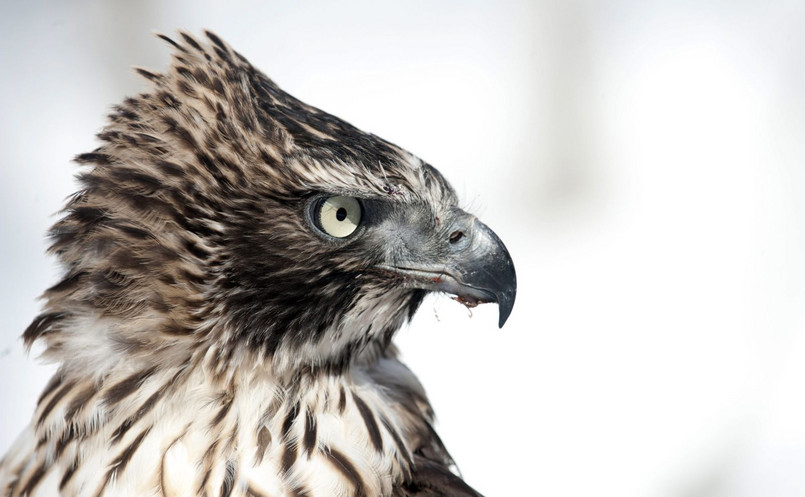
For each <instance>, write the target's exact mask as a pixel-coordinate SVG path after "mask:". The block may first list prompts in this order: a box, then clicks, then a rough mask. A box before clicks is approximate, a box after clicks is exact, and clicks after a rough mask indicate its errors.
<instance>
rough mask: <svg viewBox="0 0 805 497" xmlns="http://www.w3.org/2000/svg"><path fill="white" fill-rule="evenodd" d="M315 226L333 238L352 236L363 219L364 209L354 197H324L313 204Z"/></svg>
mask: <svg viewBox="0 0 805 497" xmlns="http://www.w3.org/2000/svg"><path fill="white" fill-rule="evenodd" d="M311 214H312V215H311V217H312V219H313V224H314V225H315V226H316V228H318V229H319V230H320V231H322V232H323V233H325V234H326V235H328V236H331V237H333V238H346V237H348V236H350V235H352V234H353V233H354V232H355V230H357V229H358V226H360V224H361V219H362V218H363V207H362V205H361V203H360V202H359V201H358V199H356V198H354V197H344V196H339V195H336V196H332V197H322V198H320V199H318V200H317V201H315V202H313V204H312V212H311Z"/></svg>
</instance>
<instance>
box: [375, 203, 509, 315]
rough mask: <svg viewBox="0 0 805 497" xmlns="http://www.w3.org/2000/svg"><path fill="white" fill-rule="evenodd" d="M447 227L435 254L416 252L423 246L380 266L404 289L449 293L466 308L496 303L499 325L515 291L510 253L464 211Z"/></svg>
mask: <svg viewBox="0 0 805 497" xmlns="http://www.w3.org/2000/svg"><path fill="white" fill-rule="evenodd" d="M456 225H457V226H456ZM451 228H453V229H451V230H449V231H450V236H449V237H446V238H447V239H446V240H444V246H443V247H440V248H441V250H437V252H438V253H439V255H438V256H437V257H435V258H434V257H433V255H432V254H425V253H418V252H423V251H427V250H428V249H427V248H424V247H422V248H421V249H413V253H411V254H409V256H408V257H406V260H405V261H399V262H398V263H395V264H394V265H386V266H384V269H386V270H388V271H391V272H393V273H394V274H396V275H397V276H399V277H402V280H403V282H404V284H406V285H407V286H409V287H412V288H421V289H425V290H434V291H442V292H445V293H450V294H453V295H455V296H456V300H458V301H459V302H461V303H462V304H464V305H466V306H467V307H475V306H476V305H478V304H482V303H486V302H496V303H497V304H498V312H499V320H498V326H499V327H501V328H502V327H503V324H504V323H506V320H507V319H508V318H509V315H510V314H511V312H512V308H513V307H514V299H515V296H516V294H517V276H516V274H515V272H514V263H513V262H512V259H511V256H510V255H509V251H508V250H506V246H505V245H504V244H503V242H502V241H501V240H500V238H498V236H497V235H496V234H495V232H494V231H492V230H491V229H489V227H487V226H486V225H485V224H483V223H482V222H480V221H478V220H477V219H476V218H475V217H473V216H470V215H469V214H466V213H463V212H462V213H461V215H460V216H458V217H457V219H456V221H455V222H454V226H452V227H451ZM402 236H404V235H402ZM429 245H430V244H427V245H426V246H429ZM413 246H416V245H413Z"/></svg>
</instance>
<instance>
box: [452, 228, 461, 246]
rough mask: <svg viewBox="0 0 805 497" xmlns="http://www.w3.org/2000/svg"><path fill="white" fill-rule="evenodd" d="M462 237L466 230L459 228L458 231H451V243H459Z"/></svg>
mask: <svg viewBox="0 0 805 497" xmlns="http://www.w3.org/2000/svg"><path fill="white" fill-rule="evenodd" d="M462 238H464V232H463V231H458V230H457V231H454V232H452V233H450V243H451V244H456V243H458V241H459V240H461V239H462Z"/></svg>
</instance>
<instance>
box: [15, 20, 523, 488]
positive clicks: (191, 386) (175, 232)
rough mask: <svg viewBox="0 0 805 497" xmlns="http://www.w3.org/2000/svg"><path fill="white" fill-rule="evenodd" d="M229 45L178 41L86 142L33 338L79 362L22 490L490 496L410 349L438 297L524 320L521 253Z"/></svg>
mask: <svg viewBox="0 0 805 497" xmlns="http://www.w3.org/2000/svg"><path fill="white" fill-rule="evenodd" d="M206 37H207V39H208V40H206V41H204V42H201V41H197V40H196V39H194V38H193V37H191V36H189V35H187V34H185V33H181V34H180V39H179V40H178V41H174V40H171V39H169V38H167V37H162V38H163V39H165V40H166V41H167V42H169V43H170V44H171V45H173V47H174V50H175V52H174V60H173V63H172V65H171V67H170V69H169V70H168V71H167V72H166V73H164V74H157V73H154V72H151V71H147V70H144V69H138V70H137V71H138V72H139V73H140V74H141V75H142V76H144V77H145V78H147V79H148V80H150V81H151V82H152V85H153V86H152V88H151V89H150V90H149V91H148V92H147V93H143V94H140V95H138V96H136V97H133V98H128V99H126V100H125V101H124V102H123V104H121V105H119V106H117V107H115V110H114V112H113V113H112V114H111V115H110V117H109V119H110V122H109V124H108V125H107V126H106V128H105V129H104V130H103V131H102V132H101V133H100V134H99V135H98V136H99V138H100V140H101V142H102V145H101V146H100V147H99V148H97V149H96V150H94V151H93V152H90V153H85V154H81V155H79V156H78V157H77V161H78V163H79V164H82V165H83V166H85V167H84V168H83V169H82V172H81V173H80V175H79V180H80V184H81V190H80V191H79V192H78V193H76V194H75V195H74V196H73V197H72V198H71V199H70V200H69V202H68V204H67V206H66V208H65V210H64V214H63V217H62V218H61V219H60V220H59V221H58V222H57V223H56V225H55V226H54V227H53V228H52V230H51V233H50V236H51V239H52V247H51V251H52V252H53V253H54V254H56V256H57V257H58V258H59V260H60V262H61V264H62V266H63V268H64V277H63V278H62V279H61V281H59V282H58V283H57V284H56V285H54V286H53V287H51V288H50V289H48V290H47V292H46V293H45V298H46V303H45V306H44V310H43V312H42V314H41V315H40V316H38V317H37V318H36V319H35V320H34V321H33V323H32V324H31V325H30V326H29V328H28V329H27V330H26V331H25V333H24V340H25V343H26V344H27V345H28V346H30V345H31V344H32V343H33V342H34V341H40V342H42V343H43V344H44V346H45V352H44V356H45V357H46V358H47V359H49V360H51V361H54V362H56V363H58V364H59V370H58V373H57V374H56V376H55V377H54V378H53V379H52V381H51V382H50V384H49V385H48V386H47V387H46V389H45V391H44V392H43V393H42V395H41V397H40V399H39V403H38V407H37V409H36V412H35V414H34V416H33V420H32V423H31V425H30V426H29V427H28V429H27V430H26V431H25V432H24V433H23V434H22V435H21V437H20V438H19V440H18V442H17V443H16V444H15V445H14V446H13V447H12V449H11V450H10V451H9V453H8V454H7V455H6V456H5V458H4V459H3V460H2V462H0V496H11V497H16V496H23V495H28V496H48V495H66V496H79V495H80V496H89V497H93V496H102V495H109V496H111V495H115V496H118V495H120V496H143V495H164V496H179V495H207V496H234V495H238V496H255V497H261V496H265V497H281V496H300V497H301V496H309V497H320V496H367V497H368V496H381V495H382V496H438V495H458V496H461V495H466V496H473V495H478V494H477V493H476V492H475V491H473V490H472V489H471V488H469V487H468V486H467V485H466V484H464V483H463V481H462V480H461V479H460V478H459V477H457V476H455V475H454V474H453V472H451V467H452V460H451V458H450V456H449V454H448V453H447V450H446V449H445V447H444V446H443V444H442V443H441V441H440V440H439V437H438V436H437V435H436V432H435V431H434V429H433V426H432V423H433V412H432V410H431V407H430V405H429V403H428V400H427V398H426V396H425V392H424V390H423V389H422V386H421V385H420V384H419V382H418V381H417V379H416V377H415V376H414V375H413V374H412V373H411V372H410V371H409V370H408V369H407V368H406V367H405V366H404V365H403V364H402V363H401V362H400V361H398V359H397V354H396V351H395V348H394V346H393V344H392V343H391V340H392V338H393V336H394V333H395V332H396V331H397V330H398V329H399V328H400V326H401V325H403V324H404V323H405V322H406V321H407V320H408V319H410V317H411V316H412V315H413V313H414V312H415V311H416V309H417V307H418V306H419V304H420V303H421V301H422V298H423V297H424V295H425V294H426V292H428V291H447V292H450V293H454V294H456V295H457V296H458V299H459V300H460V301H462V302H464V303H466V304H467V305H474V304H477V303H480V302H485V301H496V302H498V303H499V305H500V307H501V325H502V322H503V321H505V319H506V317H507V316H508V314H509V312H510V311H511V306H512V304H513V302H514V292H515V280H514V269H513V266H512V264H511V260H510V258H509V256H508V253H507V252H506V249H505V247H503V245H502V243H500V241H499V240H498V239H497V237H496V236H495V235H494V233H492V232H491V231H490V230H489V229H488V228H486V227H485V226H484V225H483V224H481V223H480V222H478V221H477V220H476V219H475V218H474V217H473V216H471V215H469V214H467V213H465V212H463V211H461V210H460V209H458V208H457V207H456V202H457V200H456V195H455V193H454V191H453V189H452V188H451V187H450V185H449V184H448V183H447V181H446V180H445V179H444V178H443V177H442V176H441V174H439V172H438V171H436V169H434V168H433V167H431V166H429V165H428V164H425V163H423V162H422V161H421V160H420V159H418V158H416V157H415V156H413V155H411V154H410V153H408V152H406V151H404V150H402V149H400V148H399V147H397V146H395V145H392V144H391V143H388V142H386V141H384V140H382V139H380V138H378V137H376V136H374V135H371V134H367V133H364V132H362V131H360V130H358V129H356V128H354V127H352V126H351V125H349V124H347V123H345V122H343V121H341V120H340V119H338V118H336V117H333V116H331V115H329V114H326V113H324V112H322V111H320V110H318V109H315V108H313V107H311V106H308V105H306V104H304V103H302V102H300V101H298V100H296V99H295V98H293V97H291V96H290V95H288V94H287V93H285V92H283V91H282V90H280V89H279V88H278V87H277V86H276V85H275V84H274V83H273V82H272V81H271V80H270V79H268V78H267V77H266V76H264V75H263V74H262V73H261V72H260V71H258V70H257V69H255V68H254V67H252V66H251V65H250V64H249V62H248V61H246V60H245V59H244V58H243V57H242V56H241V55H239V54H238V53H236V52H234V51H233V50H232V49H230V48H229V47H228V46H227V45H226V44H225V43H224V42H222V41H221V40H220V39H219V38H218V37H217V36H215V35H214V34H212V33H206ZM342 197H345V198H348V201H349V202H353V203H349V204H344V205H348V206H353V205H357V206H359V207H350V208H352V209H353V210H354V209H359V211H360V212H358V213H357V214H356V215H358V216H360V222H358V223H356V224H357V226H356V227H354V226H352V227H351V228H350V229H354V232H352V233H350V234H349V235H347V236H344V237H340V235H338V236H334V235H331V234H329V233H331V232H330V231H329V228H328V227H327V225H326V224H325V220H324V218H323V217H321V216H323V214H322V212H324V211H323V210H322V209H323V207H322V206H323V202H329V201H331V200H332V199H336V200H338V199H341V198H342ZM352 198H354V199H357V200H349V199H352ZM339 205H340V204H339ZM337 207H338V206H337ZM346 209H347V208H346V207H344V208H341V207H338V212H337V213H336V214H335V216H336V219H337V221H336V222H344V221H343V218H344V217H345V216H346V212H347V210H346ZM342 210H343V212H342ZM353 213H354V212H351V213H350V215H352V214H353ZM350 219H351V218H350Z"/></svg>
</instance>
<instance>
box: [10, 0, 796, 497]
mask: <svg viewBox="0 0 805 497" xmlns="http://www.w3.org/2000/svg"><path fill="white" fill-rule="evenodd" d="M176 28H186V29H188V30H189V31H191V32H193V33H197V34H199V33H200V32H201V29H202V28H210V29H212V30H214V31H215V32H217V33H218V34H219V35H220V36H221V37H223V38H224V39H225V40H227V41H228V42H229V43H230V44H231V45H232V46H233V47H235V49H236V50H238V51H240V52H241V53H243V54H244V55H245V56H246V57H247V58H249V59H250V60H251V62H252V63H254V64H255V65H256V66H257V67H260V68H262V69H263V70H264V71H265V72H266V73H267V74H269V75H270V76H271V77H272V78H273V79H274V80H275V81H276V82H277V83H279V84H280V85H281V86H282V87H283V88H284V89H286V90H287V91H289V92H290V93H291V94H293V95H295V96H297V97H299V98H300V99H302V100H303V101H306V102H308V103H310V104H313V105H315V106H317V107H320V108H322V109H324V110H326V111H328V112H330V113H333V114H335V115H337V116H339V117H341V118H344V119H346V120H347V121H349V122H351V123H353V124H355V125H357V126H358V127H360V128H362V129H365V130H367V131H371V132H374V133H376V134H378V135H380V136H382V137H384V138H386V139H389V140H391V141H392V142H395V143H397V144H399V145H401V146H403V147H405V148H407V149H409V150H411V151H412V152H414V153H415V154H417V155H419V156H420V157H422V158H424V159H426V160H428V161H429V162H431V163H432V164H433V165H435V166H436V167H437V168H439V169H440V170H441V171H442V172H443V173H444V174H445V175H446V176H447V177H448V178H449V179H450V180H451V181H452V182H453V184H454V185H455V186H456V188H457V190H458V191H459V193H460V194H461V195H462V197H463V199H464V201H465V206H466V207H468V208H469V209H471V210H472V211H473V212H475V213H477V214H479V215H480V217H481V218H482V219H483V220H484V221H485V222H486V223H487V224H488V225H490V226H491V227H492V228H493V229H494V230H495V231H496V232H497V233H498V234H499V235H500V237H501V238H502V239H503V240H504V241H505V242H506V244H507V245H508V247H509V249H510V252H511V253H512V256H513V258H514V260H515V263H516V267H517V271H518V283H519V289H518V290H519V293H518V299H517V304H516V305H515V308H514V312H513V314H512V316H511V318H510V320H509V322H508V323H507V325H506V327H505V328H504V329H503V330H498V329H497V328H496V322H497V317H496V315H497V309H496V308H495V307H494V306H481V307H479V308H477V309H475V310H474V311H473V313H472V314H473V316H472V317H471V318H470V317H468V312H467V310H466V309H464V308H463V307H461V306H459V305H457V304H455V303H453V302H451V301H450V300H448V299H446V298H434V299H431V300H429V301H427V302H426V303H425V305H424V306H423V307H422V310H421V311H420V313H419V315H418V316H417V317H416V319H415V320H414V323H413V325H412V326H411V327H410V329H406V330H404V331H403V332H402V333H401V334H400V336H399V343H400V345H401V347H402V349H403V351H404V354H405V357H406V359H407V361H408V363H409V365H410V366H411V368H412V369H413V370H414V371H415V372H417V373H418V374H419V376H420V378H421V380H422V381H423V383H424V384H425V386H426V388H427V389H428V392H429V394H430V396H431V400H432V401H433V404H434V405H435V407H436V410H437V413H438V415H439V420H440V425H439V430H440V432H441V434H442V436H443V438H444V440H445V442H446V443H447V445H448V447H450V448H451V450H452V452H453V455H454V456H455V458H456V460H457V461H458V463H459V466H460V467H461V469H462V471H463V473H464V475H465V477H466V479H467V480H468V481H469V482H470V483H471V484H472V485H474V486H475V487H476V488H477V489H478V490H480V491H481V492H483V493H485V494H486V495H488V496H489V497H494V496H504V495H527V496H530V495H534V496H537V495H546V496H548V495H550V496H585V495H596V496H618V497H624V496H629V497H632V496H633V497H646V496H648V497H672V496H673V497H755V496H761V495H762V496H765V497H769V496H795V495H805V311H803V309H805V305H804V304H805V3H803V2H801V1H788V2H786V1H771V2H766V1H741V0H731V1H727V0H724V1H709V0H698V1H673V2H672V1H657V0H649V1H639V0H634V1H626V0H615V1H610V2H594V1H585V0H569V1H547V0H545V1H533V2H519V3H518V2H500V1H489V2H469V1H466V2H459V1H455V2H405V3H402V2H401V3H398V4H396V5H392V4H388V3H385V2H372V1H364V2H353V1H350V2H337V3H336V2H324V1H322V2H290V1H288V2H256V1H254V2H226V4H225V6H224V3H223V2H220V3H213V2H198V1H183V2H171V3H168V2H156V1H152V2H122V1H121V2H79V1H75V2H61V1H55V0H51V1H43V2H11V1H10V0H4V1H3V2H2V3H0V40H2V41H0V68H2V77H0V112H1V113H2V114H0V115H1V116H2V117H0V239H1V240H2V243H0V274H2V279H1V280H0V453H2V452H4V451H5V450H6V448H7V447H8V446H9V445H10V444H11V442H12V441H13V439H14V437H15V436H16V434H17V433H18V432H19V431H20V430H21V429H22V427H23V426H24V425H25V424H26V423H27V421H28V418H29V416H30V414H31V412H32V411H33V407H34V403H35V401H36V398H37V396H38V395H39V392H40V390H41V388H42V387H43V385H44V383H45V382H46V381H47V379H48V377H49V376H50V374H52V372H53V368H52V367H51V366H45V365H41V364H38V363H37V362H36V361H35V360H34V358H32V357H31V358H29V357H26V355H25V353H24V351H23V348H22V343H21V341H20V340H19V338H18V337H19V335H20V334H21V333H22V331H23V330H24V329H25V327H26V326H27V325H28V323H29V322H30V321H31V319H32V318H33V317H34V316H35V315H36V313H37V309H38V305H39V304H38V302H37V301H36V298H37V296H38V295H40V294H41V292H42V291H43V290H44V289H45V288H46V287H48V286H50V285H51V284H53V283H54V282H55V281H56V275H57V274H58V272H57V269H56V268H55V267H54V263H53V260H52V259H49V258H47V257H45V255H44V252H45V248H46V242H45V238H44V233H45V231H46V229H47V228H48V226H49V225H50V224H52V222H53V221H54V220H55V218H54V216H53V214H54V213H55V212H56V211H57V210H58V209H59V208H60V206H61V205H62V202H63V200H64V198H65V197H66V196H67V195H69V194H70V193H72V192H73V191H74V190H75V184H74V183H73V180H72V174H73V173H74V171H75V168H74V166H72V165H71V163H70V159H71V158H72V157H73V156H74V155H76V154H77V153H80V152H86V151H89V150H91V149H92V148H94V146H95V144H96V142H95V140H94V137H93V135H94V134H95V133H96V132H98V131H99V130H100V129H101V127H102V126H103V124H104V120H105V118H104V116H105V114H106V113H107V112H108V111H109V109H110V107H111V106H112V105H113V104H115V103H117V102H119V101H121V100H122V99H123V97H124V96H126V95H130V94H134V93H136V92H138V91H142V90H143V89H144V88H145V87H146V85H145V83H144V82H143V81H141V80H140V79H139V78H137V77H136V76H135V75H134V74H133V73H132V71H131V70H130V68H131V66H134V65H137V66H143V67H149V68H153V69H156V70H159V69H162V68H164V67H166V66H167V64H168V61H169V50H168V48H167V47H166V46H165V44H164V43H162V42H160V41H159V40H157V39H156V38H155V37H154V36H152V32H156V31H159V32H165V33H167V34H172V33H173V32H174V30H175V29H176Z"/></svg>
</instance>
